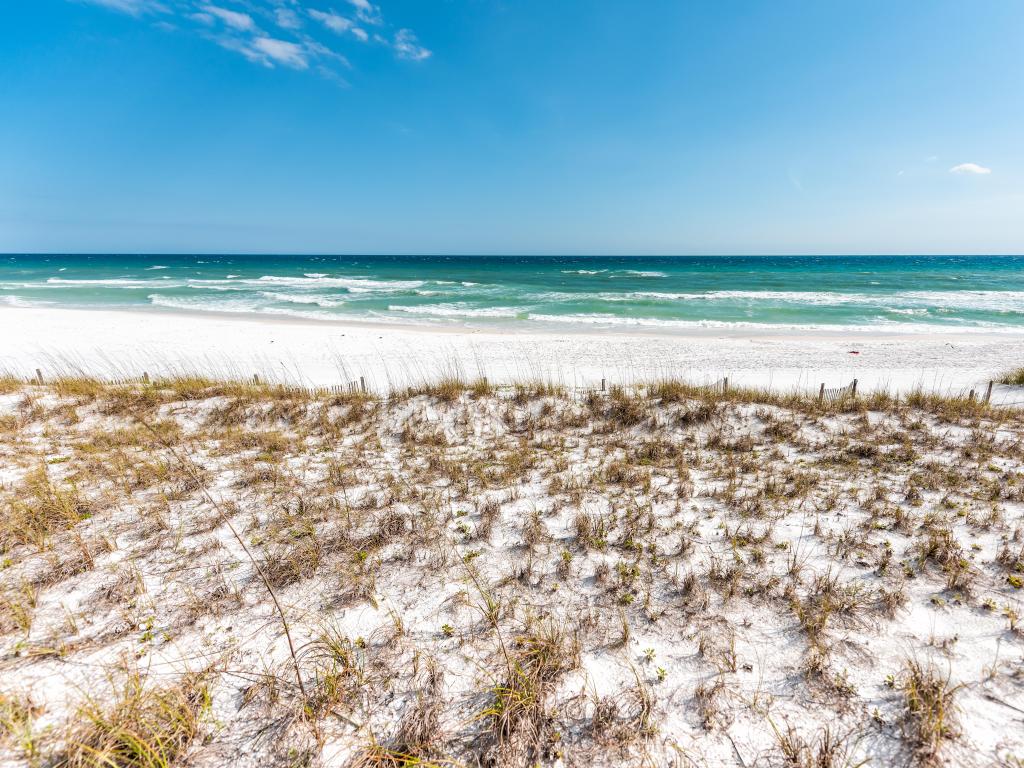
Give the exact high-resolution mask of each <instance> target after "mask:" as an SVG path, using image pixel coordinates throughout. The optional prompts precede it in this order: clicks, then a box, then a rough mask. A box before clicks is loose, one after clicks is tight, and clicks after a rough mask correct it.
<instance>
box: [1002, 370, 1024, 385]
mask: <svg viewBox="0 0 1024 768" xmlns="http://www.w3.org/2000/svg"><path fill="white" fill-rule="evenodd" d="M999 383H1000V384H1009V385H1011V386H1015V387H1024V366H1022V367H1020V368H1017V369H1015V370H1012V371H1007V372H1006V373H1004V374H1003V375H1002V376H1000V377H999Z"/></svg>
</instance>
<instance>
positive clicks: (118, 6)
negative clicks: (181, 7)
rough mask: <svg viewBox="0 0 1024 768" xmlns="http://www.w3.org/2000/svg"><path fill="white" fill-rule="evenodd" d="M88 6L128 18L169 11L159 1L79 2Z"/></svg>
mask: <svg viewBox="0 0 1024 768" xmlns="http://www.w3.org/2000/svg"><path fill="white" fill-rule="evenodd" d="M81 2H85V3H89V4H90V5H99V6H101V7H103V8H109V9H110V10H112V11H120V12H121V13H127V14H129V15H130V16H142V15H143V14H146V13H168V12H169V11H170V9H169V8H168V7H167V6H166V5H164V4H163V3H162V2H159V0H81Z"/></svg>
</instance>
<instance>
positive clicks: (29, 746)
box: [0, 691, 41, 764]
mask: <svg viewBox="0 0 1024 768" xmlns="http://www.w3.org/2000/svg"><path fill="white" fill-rule="evenodd" d="M40 714H41V712H40V708H39V707H38V706H36V705H35V704H33V703H32V700H31V699H30V698H29V697H28V696H27V695H25V694H21V693H13V692H4V691H0V748H3V747H5V746H9V747H11V748H12V749H13V750H14V751H15V752H16V753H18V754H20V755H21V756H22V757H24V758H25V759H26V760H28V761H29V764H35V763H36V762H37V761H38V760H39V757H40V754H41V748H40V743H39V742H40V735H39V733H38V732H37V730H36V728H35V720H36V718H37V717H38V716H39V715H40Z"/></svg>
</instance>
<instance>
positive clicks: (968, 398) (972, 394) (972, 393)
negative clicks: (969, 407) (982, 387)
mask: <svg viewBox="0 0 1024 768" xmlns="http://www.w3.org/2000/svg"><path fill="white" fill-rule="evenodd" d="M967 402H969V403H973V402H974V390H973V389H972V390H971V391H970V393H968V395H967Z"/></svg>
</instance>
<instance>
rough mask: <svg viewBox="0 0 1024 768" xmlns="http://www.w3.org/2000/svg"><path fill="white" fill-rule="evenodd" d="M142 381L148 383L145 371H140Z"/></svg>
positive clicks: (147, 375)
mask: <svg viewBox="0 0 1024 768" xmlns="http://www.w3.org/2000/svg"><path fill="white" fill-rule="evenodd" d="M142 383H143V384H149V374H148V373H147V372H146V371H143V372H142Z"/></svg>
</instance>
